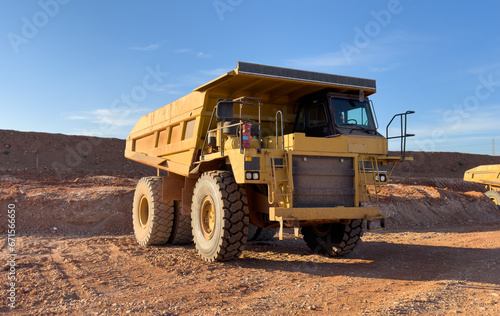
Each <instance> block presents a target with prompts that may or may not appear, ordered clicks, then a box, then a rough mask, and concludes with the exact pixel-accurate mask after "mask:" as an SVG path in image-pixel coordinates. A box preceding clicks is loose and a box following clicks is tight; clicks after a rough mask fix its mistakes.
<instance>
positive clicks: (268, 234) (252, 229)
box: [248, 224, 278, 241]
mask: <svg viewBox="0 0 500 316" xmlns="http://www.w3.org/2000/svg"><path fill="white" fill-rule="evenodd" d="M277 232H278V228H260V227H257V226H254V225H252V224H249V225H248V240H256V241H270V240H273V239H274V235H276V233H277Z"/></svg>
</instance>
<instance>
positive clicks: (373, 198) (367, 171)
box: [359, 156, 382, 202]
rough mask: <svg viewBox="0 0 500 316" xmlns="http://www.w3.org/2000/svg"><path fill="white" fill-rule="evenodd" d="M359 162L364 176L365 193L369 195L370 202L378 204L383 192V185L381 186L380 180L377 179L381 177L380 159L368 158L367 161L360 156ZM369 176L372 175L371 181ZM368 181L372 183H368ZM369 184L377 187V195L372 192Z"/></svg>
mask: <svg viewBox="0 0 500 316" xmlns="http://www.w3.org/2000/svg"><path fill="white" fill-rule="evenodd" d="M359 162H360V165H361V166H360V172H361V173H362V174H363V177H364V183H365V185H364V186H363V193H366V194H367V195H368V198H369V199H370V202H378V194H379V193H380V191H381V190H382V185H381V184H380V183H381V182H380V181H379V180H380V179H377V177H380V170H379V169H378V159H377V157H368V159H367V160H365V159H364V158H363V156H360V157H359ZM367 163H368V166H367ZM368 175H371V179H369V176H368ZM368 180H371V181H370V182H368ZM369 183H373V185H374V187H375V194H373V193H371V192H370V190H369V188H368V184H369Z"/></svg>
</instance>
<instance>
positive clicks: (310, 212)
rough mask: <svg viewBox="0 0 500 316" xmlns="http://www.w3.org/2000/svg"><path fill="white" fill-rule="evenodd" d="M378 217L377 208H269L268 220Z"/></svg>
mask: <svg viewBox="0 0 500 316" xmlns="http://www.w3.org/2000/svg"><path fill="white" fill-rule="evenodd" d="M375 216H380V214H379V208H378V207H343V206H338V207H315V208H286V207H270V208H269V219H270V220H271V221H276V220H279V218H281V219H283V220H304V221H307V220H337V219H366V218H372V217H375Z"/></svg>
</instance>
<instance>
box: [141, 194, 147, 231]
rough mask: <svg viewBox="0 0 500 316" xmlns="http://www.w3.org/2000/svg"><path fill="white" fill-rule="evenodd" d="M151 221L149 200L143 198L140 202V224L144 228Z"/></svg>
mask: <svg viewBox="0 0 500 316" xmlns="http://www.w3.org/2000/svg"><path fill="white" fill-rule="evenodd" d="M148 220H149V202H148V199H147V198H146V197H145V196H143V197H142V198H141V201H140V202H139V223H140V224H141V226H142V227H145V226H146V225H147V224H148Z"/></svg>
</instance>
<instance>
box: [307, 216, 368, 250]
mask: <svg viewBox="0 0 500 316" xmlns="http://www.w3.org/2000/svg"><path fill="white" fill-rule="evenodd" d="M362 224H363V220H361V219H355V220H351V221H350V222H349V223H347V224H342V223H333V224H325V225H318V226H310V227H309V226H308V227H303V228H302V234H303V235H304V241H305V242H306V244H307V246H308V247H309V249H311V250H312V251H313V252H314V253H316V254H321V255H325V256H329V257H337V256H342V255H346V254H348V253H350V252H351V251H352V250H353V249H354V247H355V246H356V244H357V243H358V242H359V241H360V240H361V236H362V235H363V227H362Z"/></svg>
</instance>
